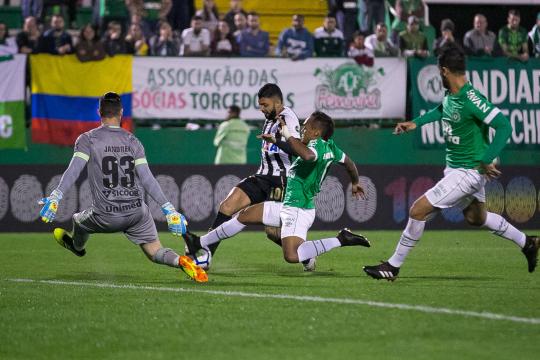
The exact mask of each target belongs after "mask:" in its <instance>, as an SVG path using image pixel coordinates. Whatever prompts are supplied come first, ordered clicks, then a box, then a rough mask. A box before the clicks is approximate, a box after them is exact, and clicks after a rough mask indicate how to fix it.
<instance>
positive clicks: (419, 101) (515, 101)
mask: <svg viewBox="0 0 540 360" xmlns="http://www.w3.org/2000/svg"><path fill="white" fill-rule="evenodd" d="M409 74H410V76H411V97H412V103H411V116H412V118H414V117H417V116H419V115H421V114H423V113H424V112H426V111H428V110H430V109H432V108H434V107H436V106H438V105H439V104H440V103H441V102H442V99H443V97H444V93H445V89H444V87H443V84H442V81H441V78H440V75H439V69H438V67H437V61H436V59H435V58H430V59H425V60H421V59H411V60H410V62H409ZM466 74H467V78H468V79H469V81H470V82H471V83H472V85H473V86H474V87H475V88H476V89H478V90H479V91H480V92H481V93H482V94H484V96H486V97H487V98H488V99H489V101H491V102H492V103H493V104H494V105H495V106H497V107H498V108H499V109H501V111H502V113H503V114H504V115H506V116H507V117H508V119H509V120H510V123H511V124H512V129H513V131H512V136H511V138H510V143H509V144H508V146H507V147H509V148H535V147H536V148H538V147H539V146H540V59H530V60H529V61H528V62H526V63H523V62H520V61H515V60H511V59H507V58H468V60H467V72H466ZM417 134H418V137H419V139H418V144H419V145H420V146H421V147H434V146H441V144H444V136H443V133H442V126H441V124H440V122H434V123H430V124H426V125H424V126H422V129H421V130H420V131H418V132H417Z"/></svg>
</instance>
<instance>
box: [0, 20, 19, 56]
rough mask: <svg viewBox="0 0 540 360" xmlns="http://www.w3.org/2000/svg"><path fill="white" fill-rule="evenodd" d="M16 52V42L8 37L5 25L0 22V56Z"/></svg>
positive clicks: (11, 37)
mask: <svg viewBox="0 0 540 360" xmlns="http://www.w3.org/2000/svg"><path fill="white" fill-rule="evenodd" d="M18 51H19V49H18V48H17V41H16V40H15V38H14V37H13V36H9V29H8V26H7V24H6V23H3V22H0V55H14V54H16V53H17V52H18Z"/></svg>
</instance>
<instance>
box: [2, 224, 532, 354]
mask: <svg viewBox="0 0 540 360" xmlns="http://www.w3.org/2000/svg"><path fill="white" fill-rule="evenodd" d="M160 235H161V238H162V242H163V243H164V244H165V245H166V246H170V247H173V248H175V249H180V248H182V245H181V244H180V241H178V240H175V239H173V238H172V236H170V235H169V234H166V233H162V234H160ZM334 235H335V232H312V233H310V239H315V238H321V237H327V236H334ZM366 235H367V236H368V237H369V238H370V240H371V242H372V248H370V249H366V248H360V247H357V248H344V249H336V250H334V251H332V252H331V253H328V254H325V255H323V256H321V257H320V258H319V261H318V264H317V270H316V272H314V273H303V272H302V269H301V266H300V265H291V264H287V263H285V262H284V261H283V260H282V258H281V251H280V249H279V248H278V247H277V246H276V245H274V244H273V243H271V242H270V241H268V240H265V237H264V234H262V233H258V232H246V233H244V234H241V235H239V236H237V237H236V238H233V239H229V240H226V241H225V242H224V243H223V244H222V245H221V247H220V248H219V250H218V253H217V255H216V257H215V258H214V264H213V268H212V270H211V272H210V273H209V276H210V281H209V283H207V284H197V283H194V282H191V281H189V280H187V279H186V278H185V276H184V275H183V274H182V273H181V272H180V271H179V270H175V269H172V268H168V267H164V266H158V265H155V264H152V263H150V262H149V261H148V260H146V258H145V257H144V255H143V254H142V252H141V251H140V250H139V249H138V248H137V247H136V246H134V245H132V244H131V243H130V242H129V241H128V240H127V239H125V238H124V237H123V235H121V234H112V235H94V236H93V237H91V239H90V241H89V243H88V247H87V250H88V253H87V255H86V256H85V257H84V258H77V257H75V256H74V255H72V254H71V253H69V252H68V251H66V250H65V249H62V248H61V247H59V246H58V245H57V244H56V243H55V242H54V240H53V238H52V235H51V234H25V233H19V234H2V235H0V253H1V254H2V260H1V263H0V274H1V276H0V334H1V337H0V358H1V359H69V358H77V359H150V358H151V359H173V358H174V359H187V358H188V357H189V358H193V359H196V358H200V359H212V360H213V359H300V358H301V359H346V358H348V359H372V358H379V359H510V358H513V359H538V356H540V355H539V354H540V306H539V303H540V270H539V271H537V272H536V273H533V274H529V273H527V269H526V262H525V258H524V257H523V255H522V254H521V252H520V251H519V249H518V248H517V247H516V246H515V245H514V244H512V243H511V242H509V241H506V240H502V239H499V238H497V237H495V236H493V235H491V234H489V233H488V232H487V231H429V230H428V231H426V233H425V234H424V237H423V238H422V240H421V242H420V245H419V246H418V247H417V248H416V249H415V250H414V251H413V252H412V254H411V256H410V257H409V259H408V261H407V263H406V264H405V266H404V267H403V268H402V271H401V274H400V277H399V278H398V280H397V281H395V282H394V283H390V282H386V281H382V280H381V281H375V280H373V279H371V278H368V277H367V276H366V275H365V274H364V273H363V272H362V270H361V269H362V265H366V264H369V265H371V264H375V263H377V262H378V261H379V260H380V259H386V258H387V257H388V256H389V255H390V254H391V253H392V252H393V249H394V247H395V244H396V242H397V239H398V236H399V232H397V231H377V232H375V231H370V232H366ZM13 279H25V281H24V282H21V281H20V280H19V281H13ZM30 280H32V281H30ZM124 285H128V286H124ZM415 306H416V307H415Z"/></svg>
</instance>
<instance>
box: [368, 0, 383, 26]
mask: <svg viewBox="0 0 540 360" xmlns="http://www.w3.org/2000/svg"><path fill="white" fill-rule="evenodd" d="M365 1H366V11H367V24H366V27H367V31H368V32H369V33H370V34H371V33H372V32H373V28H376V26H377V24H379V23H383V22H384V18H385V16H386V6H385V0H365Z"/></svg>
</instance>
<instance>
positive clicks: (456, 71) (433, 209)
mask: <svg viewBox="0 0 540 360" xmlns="http://www.w3.org/2000/svg"><path fill="white" fill-rule="evenodd" d="M438 61H439V70H440V74H441V78H442V80H443V85H444V87H445V88H446V89H447V92H446V96H445V97H444V99H443V102H442V104H441V105H439V106H438V107H436V108H435V109H433V110H431V111H429V112H428V113H426V114H424V115H422V116H420V117H418V118H416V119H414V120H413V121H406V122H401V123H398V124H397V126H396V129H395V134H401V133H403V132H406V131H412V130H414V129H416V128H417V127H419V126H422V125H424V124H427V123H430V122H433V121H441V122H442V127H443V131H444V136H445V139H446V169H445V170H444V177H443V178H442V179H441V180H440V181H439V182H438V183H437V184H436V185H435V186H434V187H433V188H431V189H429V190H428V191H427V192H426V193H425V194H424V195H423V196H421V197H420V198H419V199H417V200H416V201H415V202H414V204H413V205H412V207H411V209H410V210H409V221H408V223H407V226H406V227H405V230H404V231H403V233H402V235H401V238H400V240H399V243H398V245H397V248H396V250H395V252H394V254H393V255H392V256H391V257H390V258H389V259H388V261H385V262H383V263H382V264H379V265H373V266H365V267H364V271H365V272H366V273H367V274H368V275H369V276H371V277H373V278H375V279H387V280H394V279H395V278H396V277H397V276H398V273H399V269H400V267H401V265H402V264H403V262H404V261H405V258H406V256H407V255H408V254H409V252H410V251H411V250H412V249H413V248H414V247H415V246H416V244H417V243H418V241H419V240H420V237H421V236H422V233H423V232H424V226H425V223H426V220H427V219H428V218H430V217H431V216H433V215H434V214H436V213H437V212H438V211H440V210H441V209H444V208H449V207H458V208H461V209H462V210H463V215H464V216H465V220H466V221H467V222H468V223H469V224H470V225H473V226H484V227H486V228H488V229H490V230H491V231H492V232H493V233H494V234H495V235H498V236H500V237H503V238H505V239H508V240H511V241H513V242H514V243H515V244H516V245H518V246H519V247H520V248H521V251H522V253H523V254H524V255H525V258H526V259H527V265H528V270H529V272H533V271H534V269H535V267H536V262H537V257H538V248H539V247H540V239H539V238H538V237H537V236H527V235H525V234H524V233H523V232H521V231H519V230H518V229H516V228H515V227H514V226H512V225H511V224H510V223H508V222H507V221H506V220H505V219H504V218H503V217H502V216H500V215H499V214H495V213H492V212H488V211H487V208H486V193H485V188H484V187H485V184H486V181H489V180H490V179H495V178H497V177H498V176H499V175H500V174H501V172H500V171H499V170H497V168H496V167H495V164H494V163H493V162H494V160H495V158H496V157H497V156H498V155H499V153H500V152H501V150H502V149H503V148H504V146H505V144H506V141H507V140H508V138H509V137H510V135H511V133H512V127H511V125H510V122H509V121H508V119H507V118H506V117H505V116H504V115H503V114H502V113H501V111H500V110H499V109H498V108H497V107H496V106H494V105H493V104H491V103H490V102H489V101H488V100H487V99H486V98H485V97H484V96H483V95H482V94H481V93H480V92H479V91H478V90H476V89H475V88H473V87H472V85H471V83H470V82H468V81H467V78H466V77H465V54H464V52H463V50H462V49H461V48H460V47H459V46H457V45H453V44H449V45H447V46H444V47H443V48H442V49H441V54H440V55H439V58H438ZM490 127H491V128H494V129H495V130H496V133H495V137H494V138H493V141H492V142H491V144H489V141H488V133H489V128H490Z"/></svg>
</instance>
